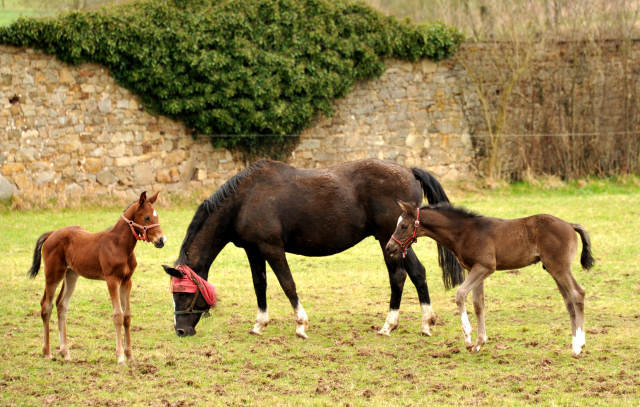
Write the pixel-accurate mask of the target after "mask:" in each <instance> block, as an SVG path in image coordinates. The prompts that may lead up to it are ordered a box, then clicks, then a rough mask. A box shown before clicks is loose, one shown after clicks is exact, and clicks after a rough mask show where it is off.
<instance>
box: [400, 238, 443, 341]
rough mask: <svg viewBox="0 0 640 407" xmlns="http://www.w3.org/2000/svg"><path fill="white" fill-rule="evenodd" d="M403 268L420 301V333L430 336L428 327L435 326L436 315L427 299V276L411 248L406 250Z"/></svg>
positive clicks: (429, 300)
mask: <svg viewBox="0 0 640 407" xmlns="http://www.w3.org/2000/svg"><path fill="white" fill-rule="evenodd" d="M404 267H405V269H406V270H407V274H408V275H409V278H410V279H411V282H412V283H413V285H415V286H416V290H417V291H418V300H419V301H420V310H421V311H422V324H421V328H420V333H421V334H422V335H426V336H431V328H430V326H431V325H433V324H435V322H436V314H435V313H434V312H433V309H432V308H431V299H430V298H429V287H428V286H427V276H426V273H425V269H424V266H423V265H422V264H421V263H420V260H418V256H416V253H415V252H414V251H413V249H412V248H410V249H409V250H407V257H406V258H405V259H404Z"/></svg>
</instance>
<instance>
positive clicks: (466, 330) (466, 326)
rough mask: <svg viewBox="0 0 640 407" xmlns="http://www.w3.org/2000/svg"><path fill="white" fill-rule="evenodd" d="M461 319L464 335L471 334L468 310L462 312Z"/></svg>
mask: <svg viewBox="0 0 640 407" xmlns="http://www.w3.org/2000/svg"><path fill="white" fill-rule="evenodd" d="M460 319H461V320H462V332H463V333H464V336H465V337H466V336H467V335H471V324H470V323H469V316H468V315H467V312H466V311H465V312H463V313H462V314H460Z"/></svg>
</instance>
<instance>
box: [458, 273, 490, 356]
mask: <svg viewBox="0 0 640 407" xmlns="http://www.w3.org/2000/svg"><path fill="white" fill-rule="evenodd" d="M493 271H494V270H493V269H490V268H487V267H485V266H482V265H480V264H475V265H474V266H473V267H472V268H471V271H470V272H469V275H468V276H467V278H466V279H465V280H464V282H463V283H462V284H461V285H460V287H458V290H457V291H456V304H457V305H458V310H459V311H460V320H461V321H462V333H463V334H464V345H465V347H466V348H467V350H468V351H469V352H473V351H474V347H473V342H472V341H471V324H470V323H469V316H468V315H467V307H466V304H465V302H466V300H467V295H468V294H469V291H471V290H473V289H475V288H476V287H477V286H478V285H479V284H481V283H482V282H483V281H484V279H485V278H487V277H488V276H489V275H491V273H493ZM483 324H484V318H483ZM478 329H479V327H478ZM483 329H484V325H483ZM478 350H479V349H478Z"/></svg>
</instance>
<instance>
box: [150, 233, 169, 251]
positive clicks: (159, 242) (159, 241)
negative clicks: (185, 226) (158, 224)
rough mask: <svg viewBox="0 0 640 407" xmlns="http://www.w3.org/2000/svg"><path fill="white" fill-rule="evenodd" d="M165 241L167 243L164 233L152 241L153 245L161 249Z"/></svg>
mask: <svg viewBox="0 0 640 407" xmlns="http://www.w3.org/2000/svg"><path fill="white" fill-rule="evenodd" d="M165 243H167V237H166V236H165V235H162V236H160V237H159V238H157V239H155V240H154V241H153V245H154V246H155V247H157V248H158V249H162V248H163V247H164V245H165Z"/></svg>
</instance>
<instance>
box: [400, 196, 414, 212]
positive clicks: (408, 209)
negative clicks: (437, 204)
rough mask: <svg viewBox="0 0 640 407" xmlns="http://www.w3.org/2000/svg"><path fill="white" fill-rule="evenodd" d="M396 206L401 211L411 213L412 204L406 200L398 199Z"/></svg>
mask: <svg viewBox="0 0 640 407" xmlns="http://www.w3.org/2000/svg"><path fill="white" fill-rule="evenodd" d="M398 206H400V208H401V209H402V212H406V213H411V209H412V206H411V205H409V204H408V203H406V202H403V201H401V200H399V199H398Z"/></svg>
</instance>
